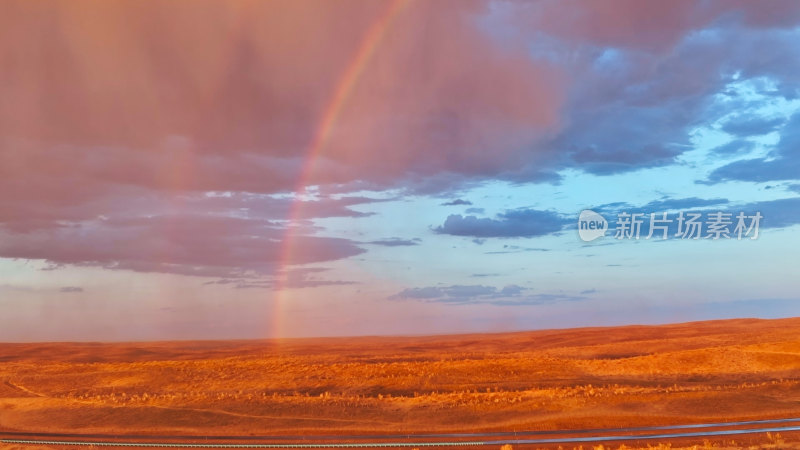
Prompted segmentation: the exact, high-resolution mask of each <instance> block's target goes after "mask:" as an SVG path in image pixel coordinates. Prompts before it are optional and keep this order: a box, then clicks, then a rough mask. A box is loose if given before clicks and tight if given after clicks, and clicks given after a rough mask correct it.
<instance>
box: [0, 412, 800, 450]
mask: <svg viewBox="0 0 800 450" xmlns="http://www.w3.org/2000/svg"><path fill="white" fill-rule="evenodd" d="M787 423H793V425H784V426H775V425H777V424H787ZM754 425H760V426H754ZM765 425H772V426H765ZM742 426H747V427H749V428H735V429H726V430H710V429H709V428H726V427H742ZM703 428H706V430H703V431H679V430H690V429H703ZM676 430H678V431H676ZM654 431H660V432H658V433H652V432H654ZM787 431H800V418H786V419H770V420H753V421H741V422H717V423H701V424H680V425H669V426H654V427H634V428H614V429H582V430H547V431H517V432H489V433H452V434H411V435H359V436H154V435H150V436H135V435H111V434H72V433H30V432H17V433H15V432H0V436H3V437H2V438H0V443H7V444H36V445H87V446H88V445H93V446H98V447H103V446H105V447H173V448H276V449H277V448H376V447H460V446H485V445H503V444H512V445H524V444H562V443H584V442H613V441H633V440H657V439H660V440H666V439H679V438H708V437H715V436H731V435H742V434H754V433H768V432H769V433H780V432H787ZM641 432H651V433H645V434H629V433H641ZM559 434H560V435H565V436H564V437H542V436H547V435H559ZM585 434H589V436H581V435H585ZM575 435H578V436H575ZM512 436H513V438H511V437H512ZM486 438H489V439H486ZM492 438H500V439H492ZM459 439H464V440H459ZM153 440H156V442H153ZM158 440H162V441H173V440H178V441H179V440H184V441H190V440H191V441H195V442H158ZM209 440H215V441H228V442H208V441H209ZM242 440H260V441H297V440H303V441H304V442H258V443H255V442H254V443H235V442H231V441H242ZM330 440H336V441H338V442H324V441H330ZM359 440H374V441H372V442H354V441H359ZM196 441H204V442H196ZM348 441H350V442H348Z"/></svg>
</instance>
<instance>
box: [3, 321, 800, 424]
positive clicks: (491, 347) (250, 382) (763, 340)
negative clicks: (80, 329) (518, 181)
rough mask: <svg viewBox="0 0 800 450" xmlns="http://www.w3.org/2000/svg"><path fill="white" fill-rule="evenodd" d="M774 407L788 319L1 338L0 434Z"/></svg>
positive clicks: (486, 420)
mask: <svg viewBox="0 0 800 450" xmlns="http://www.w3.org/2000/svg"><path fill="white" fill-rule="evenodd" d="M785 417H800V318H793V319H780V320H755V319H740V320H726V321H711V322H694V323H685V324H675V325H663V326H626V327H615V328H583V329H570V330H548V331H532V332H516V333H503V334H475V335H452V336H426V337H363V338H328V339H294V340H285V341H225V342H211V341H208V342H201V341H195V342H153V343H112V344H107V343H37V344H0V431H37V432H67V433H119V434H122V433H125V434H129V433H130V434H181V435H186V434H189V435H208V434H219V435H227V434H235V435H268V434H269V435H275V434H309V435H320V434H346V435H354V434H359V433H362V434H363V433H373V434H375V433H378V434H380V433H389V434H404V433H410V434H418V433H430V432H448V433H449V432H464V431H512V430H552V429H581V428H617V427H631V426H649V425H663V424H680V423H701V422H722V421H730V420H757V419H771V418H785Z"/></svg>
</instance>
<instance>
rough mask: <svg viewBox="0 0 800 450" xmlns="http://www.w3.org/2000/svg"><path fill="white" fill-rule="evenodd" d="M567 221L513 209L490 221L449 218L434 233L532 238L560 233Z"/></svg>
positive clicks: (546, 214)
mask: <svg viewBox="0 0 800 450" xmlns="http://www.w3.org/2000/svg"><path fill="white" fill-rule="evenodd" d="M569 221H570V220H568V219H566V218H565V217H563V216H562V215H560V214H558V213H555V212H553V211H541V210H535V209H516V210H508V211H506V212H504V213H501V214H498V215H497V216H496V218H493V219H491V218H478V217H476V216H462V215H460V214H452V215H450V216H448V217H447V219H445V221H444V224H442V225H441V226H438V227H436V228H434V231H435V232H437V233H440V234H449V235H453V236H469V237H475V238H490V237H509V238H512V237H535V236H543V235H546V234H550V233H554V232H557V231H560V230H561V229H562V228H563V226H564V225H565V224H566V223H568V222H569Z"/></svg>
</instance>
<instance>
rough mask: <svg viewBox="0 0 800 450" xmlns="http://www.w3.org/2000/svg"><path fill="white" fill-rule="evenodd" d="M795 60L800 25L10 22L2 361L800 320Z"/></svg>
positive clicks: (701, 11)
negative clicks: (56, 351)
mask: <svg viewBox="0 0 800 450" xmlns="http://www.w3.org/2000/svg"><path fill="white" fill-rule="evenodd" d="M798 43H800V3H798V2H795V1H790V0H786V1H782V0H765V1H760V2H749V1H735V0H731V1H709V0H704V1H683V0H675V1H670V2H657V1H652V2H643V1H639V0H613V1H612V0H597V1H591V2H589V1H574V0H566V1H564V0H558V1H556V0H536V1H526V2H513V1H488V0H487V1H469V0H437V1H423V0H338V1H336V2H331V1H328V0H302V1H294V0H292V1H289V0H275V1H270V2H262V1H255V0H253V1H248V0H231V1H227V2H218V1H210V0H192V1H188V0H178V1H167V0H155V1H150V2H140V1H138V0H119V1H114V2H102V1H84V0H75V1H50V0H44V1H39V2H28V1H23V0H10V1H4V2H3V3H2V5H0V67H2V70H0V341H128V340H167V339H231V338H275V337H303V336H342V335H384V334H394V335H396V334H440V333H463V332H500V331H513V330H527V329H541V328H565V327H578V326H611V325H624V324H641V323H667V322H683V321H692V320H708V319H724V318H735V317H762V318H773V317H790V316H798V315H800V294H799V293H798V292H800V291H799V289H800V278H798V277H797V276H796V273H797V272H796V265H797V263H798V250H800V235H798V231H800V227H799V226H798V225H800V44H798ZM584 210H591V211H593V212H595V213H597V215H599V216H600V217H602V218H603V219H605V220H606V223H607V227H606V229H604V231H605V233H604V234H603V235H599V236H597V238H596V239H594V240H584V239H583V238H582V237H585V236H584V235H583V234H582V232H579V224H578V218H579V215H580V213H581V211H584ZM651 214H653V215H654V216H651ZM664 214H666V216H664ZM715 214H716V215H717V216H719V217H717V219H718V220H717V222H725V223H724V225H725V226H724V228H725V233H723V234H716V235H715V234H713V233H710V230H711V228H710V227H711V226H712V224H711V223H710V222H711V221H712V218H713V217H716V216H715ZM740 214H741V215H742V220H743V222H742V223H743V224H744V225H745V227H744V228H739V229H738V233H737V228H736V227H737V225H738V224H739V221H738V219H737V216H738V215H740ZM692 215H694V216H695V217H697V218H699V219H697V220H696V221H695V222H697V221H700V224H701V227H703V228H701V229H700V232H698V233H697V234H695V235H694V236H692V235H691V234H687V233H684V234H681V233H682V232H685V231H686V226H685V223H684V222H682V221H680V222H679V219H678V218H679V217H681V218H685V219H688V218H689V217H690V216H692ZM626 217H628V218H629V219H630V217H633V218H634V219H636V220H640V221H641V222H642V228H641V234H640V236H639V239H636V238H635V235H634V234H633V233H631V232H630V227H627V225H626V222H625V221H626V219H625V218H626ZM656 217H657V218H662V219H667V220H669V222H663V223H662V225H663V224H665V223H666V224H667V225H663V226H662V228H657V227H656V225H657V223H656V222H651V221H652V220H653V219H654V218H656ZM756 217H758V219H756ZM651 225H652V228H651ZM717 225H719V223H718V224H717ZM626 227H627V228H626ZM651 231H652V234H651ZM662 231H663V234H662ZM648 236H649V238H648ZM693 237H697V239H694V238H693ZM714 237H717V238H718V239H714Z"/></svg>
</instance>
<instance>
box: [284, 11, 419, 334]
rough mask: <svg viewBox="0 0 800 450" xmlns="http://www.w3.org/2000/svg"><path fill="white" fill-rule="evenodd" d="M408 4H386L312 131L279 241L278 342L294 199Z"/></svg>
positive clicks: (299, 207)
mask: <svg viewBox="0 0 800 450" xmlns="http://www.w3.org/2000/svg"><path fill="white" fill-rule="evenodd" d="M409 2H410V0H390V2H389V5H388V6H387V8H386V10H385V11H384V12H383V13H382V14H381V15H380V16H378V17H377V19H376V20H375V21H374V22H373V23H372V24H371V25H370V27H369V28H368V29H367V31H366V33H365V34H364V37H363V38H362V39H361V41H360V42H361V43H360V44H359V46H358V48H357V49H356V52H355V54H354V55H353V57H352V58H351V60H350V62H349V64H347V66H346V68H345V70H344V72H343V73H342V75H341V76H340V78H339V81H338V83H337V84H336V87H335V89H334V90H333V95H332V96H331V98H330V100H329V101H328V103H327V104H326V107H325V108H324V109H323V114H322V118H321V120H320V122H319V126H318V127H317V128H316V132H315V133H314V136H313V138H312V140H311V143H310V144H309V147H308V150H307V151H306V156H305V159H304V162H303V166H302V168H301V171H300V176H299V177H298V182H297V185H296V186H295V189H294V193H295V199H294V201H293V202H292V206H291V208H290V211H289V221H288V224H287V228H286V232H285V234H284V237H283V240H282V241H281V248H280V258H279V267H278V272H279V276H278V281H277V282H276V285H275V288H274V307H273V310H272V317H271V320H272V322H271V327H270V330H271V334H272V336H273V337H278V338H280V337H283V336H285V333H284V330H283V325H284V320H283V319H284V311H285V308H284V306H285V303H286V300H287V298H286V297H287V293H286V291H287V286H286V285H285V276H284V275H285V274H282V273H283V272H285V271H286V269H287V267H288V266H289V265H290V264H291V263H292V257H293V255H294V247H295V238H296V233H295V230H294V228H295V227H294V224H295V223H296V222H297V220H298V219H299V218H300V217H302V213H303V202H302V201H298V197H299V196H300V195H301V194H303V193H305V192H306V188H307V186H308V184H309V182H310V180H311V179H312V176H313V174H314V170H315V168H316V162H317V161H318V160H319V158H320V156H322V155H323V153H324V151H325V149H326V147H327V144H328V141H329V139H330V137H331V133H332V132H333V130H334V128H335V127H336V122H337V119H338V118H339V115H340V114H341V112H342V110H343V108H344V106H345V105H346V104H347V101H348V99H349V98H350V96H351V94H352V93H353V89H354V88H355V86H356V85H357V84H358V81H359V79H360V78H361V75H362V74H363V73H364V70H365V69H366V67H367V66H368V65H369V61H370V60H371V59H372V56H373V55H374V54H375V51H376V50H377V49H378V47H379V46H380V44H381V42H382V41H383V38H384V36H385V35H386V32H387V30H388V29H389V28H390V27H391V25H392V23H393V22H394V21H395V19H396V18H397V16H398V15H399V14H400V13H401V12H402V11H403V10H404V9H405V8H406V7H407V6H408V4H409Z"/></svg>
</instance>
